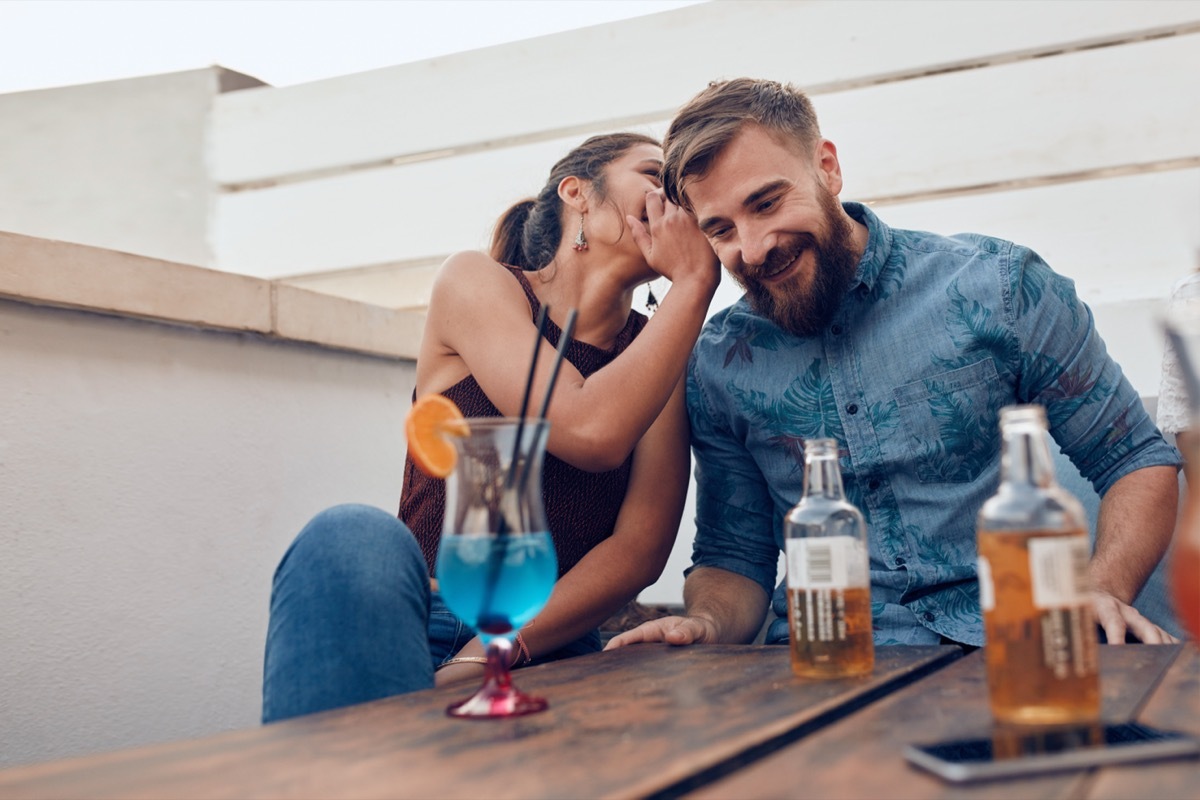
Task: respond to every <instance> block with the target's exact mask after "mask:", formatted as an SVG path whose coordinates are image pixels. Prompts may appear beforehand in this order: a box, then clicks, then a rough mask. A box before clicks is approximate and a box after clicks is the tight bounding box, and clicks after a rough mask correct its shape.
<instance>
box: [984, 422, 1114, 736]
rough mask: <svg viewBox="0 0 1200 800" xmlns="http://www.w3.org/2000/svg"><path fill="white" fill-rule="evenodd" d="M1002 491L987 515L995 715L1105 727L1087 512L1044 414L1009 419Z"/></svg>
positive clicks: (988, 650) (1006, 720) (987, 609)
mask: <svg viewBox="0 0 1200 800" xmlns="http://www.w3.org/2000/svg"><path fill="white" fill-rule="evenodd" d="M1000 434H1001V438H1002V447H1003V450H1002V454H1001V468H1000V488H999V490H998V491H997V492H996V494H995V495H993V496H992V497H991V498H990V499H989V500H988V501H987V502H986V503H984V504H983V508H982V509H980V511H979V517H978V524H977V530H978V545H979V563H978V566H979V596H980V604H981V605H982V607H983V624H984V636H985V639H986V645H987V646H986V647H985V648H984V654H985V658H986V660H987V676H988V689H989V694H990V697H991V706H992V715H993V716H994V717H995V720H996V722H997V723H1000V724H1009V725H1073V724H1081V723H1087V722H1091V721H1095V720H1097V719H1099V716H1100V679H1099V669H1098V664H1097V661H1098V653H1097V650H1098V638H1097V633H1096V623H1095V617H1094V614H1093V612H1092V606H1091V602H1090V600H1089V598H1088V575H1087V568H1088V557H1089V555H1090V551H1091V547H1090V544H1089V541H1088V534H1087V522H1086V517H1085V516H1084V513H1083V507H1082V506H1081V505H1080V503H1079V501H1078V500H1076V499H1075V498H1074V497H1073V496H1071V495H1070V494H1069V493H1067V492H1066V491H1064V490H1063V489H1061V488H1059V486H1058V484H1057V483H1056V482H1055V479H1054V463H1053V462H1052V461H1051V457H1050V448H1049V445H1048V442H1047V436H1048V434H1047V432H1046V412H1045V409H1043V408H1042V407H1041V406H1036V405H1024V406H1009V407H1006V408H1003V409H1001V411H1000Z"/></svg>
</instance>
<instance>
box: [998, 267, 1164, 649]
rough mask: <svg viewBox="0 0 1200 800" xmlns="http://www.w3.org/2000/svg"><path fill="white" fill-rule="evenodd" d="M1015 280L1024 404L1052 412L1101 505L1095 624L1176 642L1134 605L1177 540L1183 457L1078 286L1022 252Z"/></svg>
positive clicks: (1113, 635) (1013, 270)
mask: <svg viewBox="0 0 1200 800" xmlns="http://www.w3.org/2000/svg"><path fill="white" fill-rule="evenodd" d="M1009 278H1010V280H1011V285H1010V289H1011V296H1012V297H1013V298H1014V306H1013V311H1012V312H1011V316H1010V320H1009V322H1010V324H1011V325H1012V326H1013V329H1014V330H1015V331H1016V336H1017V343H1018V349H1019V352H1020V365H1019V366H1020V372H1021V397H1020V398H1019V399H1020V401H1021V402H1028V403H1040V404H1041V405H1043V406H1045V407H1046V414H1047V417H1048V419H1049V421H1050V428H1051V431H1052V432H1053V434H1054V437H1055V439H1057V440H1058V442H1059V443H1060V445H1062V448H1063V451H1064V452H1065V453H1066V454H1067V455H1068V456H1069V457H1070V458H1071V460H1072V461H1073V462H1074V463H1075V464H1076V465H1077V466H1078V467H1079V468H1080V471H1081V472H1082V473H1083V475H1084V477H1086V478H1087V479H1088V480H1089V481H1091V482H1092V485H1093V486H1094V487H1095V488H1096V490H1097V492H1099V493H1100V495H1101V497H1102V498H1103V499H1102V500H1101V503H1100V514H1099V520H1098V521H1097V526H1096V547H1095V550H1094V553H1093V557H1092V560H1091V563H1090V568H1089V576H1090V578H1091V581H1092V590H1093V591H1092V596H1093V608H1094V609H1095V612H1096V620H1097V622H1098V623H1099V624H1100V625H1101V627H1102V628H1103V629H1104V632H1105V636H1106V638H1107V639H1108V641H1109V642H1112V643H1121V642H1124V641H1125V634H1126V632H1127V631H1128V632H1130V633H1132V634H1134V635H1135V636H1137V637H1138V638H1140V639H1141V640H1142V641H1144V642H1151V643H1153V642H1163V641H1174V638H1173V637H1172V636H1171V635H1170V634H1169V633H1167V632H1166V631H1164V630H1162V629H1161V628H1159V627H1158V626H1157V625H1155V624H1154V623H1152V622H1150V621H1149V620H1147V619H1146V618H1145V617H1143V616H1142V615H1141V614H1140V613H1139V612H1138V611H1137V610H1135V609H1134V608H1133V607H1132V605H1131V604H1132V602H1133V599H1134V597H1136V596H1137V593H1138V591H1139V590H1140V589H1141V587H1142V585H1143V584H1144V583H1145V582H1146V579H1147V577H1149V575H1150V573H1151V572H1152V571H1153V570H1154V567H1155V566H1156V565H1157V564H1158V562H1159V560H1160V559H1161V558H1162V555H1163V553H1164V552H1166V549H1167V546H1168V545H1169V544H1170V541H1171V535H1172V532H1173V531H1174V525H1175V508H1176V502H1177V484H1176V478H1175V475H1176V470H1177V468H1178V465H1179V458H1178V453H1177V452H1176V451H1175V449H1174V448H1172V447H1171V446H1170V445H1169V444H1167V443H1166V441H1165V440H1164V439H1163V438H1162V435H1161V434H1160V433H1159V431H1158V429H1157V428H1156V427H1155V426H1154V423H1153V422H1151V420H1150V417H1149V415H1148V414H1147V413H1146V409H1145V406H1144V405H1143V404H1142V401H1141V398H1140V397H1139V396H1138V394H1137V392H1136V391H1135V390H1134V388H1133V386H1132V385H1130V383H1129V381H1128V380H1127V379H1126V378H1125V377H1124V375H1123V374H1122V373H1121V368H1120V367H1119V366H1118V365H1117V363H1116V362H1115V361H1113V360H1112V358H1111V357H1110V356H1109V355H1108V352H1107V349H1106V348H1105V346H1104V342H1103V340H1102V339H1101V338H1100V335H1099V333H1098V332H1097V331H1096V328H1095V323H1094V320H1093V318H1092V314H1091V311H1090V310H1089V309H1088V308H1087V307H1086V306H1085V305H1084V304H1083V302H1081V301H1080V300H1079V298H1078V296H1077V295H1076V294H1075V287H1074V284H1073V283H1072V282H1071V281H1070V280H1069V279H1067V278H1064V277H1063V276H1061V275H1058V274H1056V273H1054V272H1053V271H1052V270H1051V269H1050V268H1049V267H1048V266H1047V265H1046V264H1045V262H1043V261H1042V260H1041V259H1040V258H1039V257H1038V256H1037V255H1036V254H1034V253H1033V252H1031V251H1029V250H1027V249H1025V248H1021V247H1014V248H1013V260H1012V262H1010V272H1009Z"/></svg>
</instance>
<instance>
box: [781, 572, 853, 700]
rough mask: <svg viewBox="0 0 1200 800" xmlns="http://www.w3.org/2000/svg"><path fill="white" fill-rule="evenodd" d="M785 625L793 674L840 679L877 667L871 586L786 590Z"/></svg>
mask: <svg viewBox="0 0 1200 800" xmlns="http://www.w3.org/2000/svg"><path fill="white" fill-rule="evenodd" d="M864 622H865V625H864V624H863V623H864ZM788 625H789V627H790V628H791V640H792V641H791V644H792V670H793V671H794V672H795V673H796V674H797V675H800V676H803V677H807V678H838V677H841V676H843V675H861V674H865V673H868V672H870V671H871V670H872V669H873V668H874V667H875V640H874V637H873V635H872V632H871V590H870V589H869V588H856V589H836V590H834V589H809V590H797V589H789V590H788Z"/></svg>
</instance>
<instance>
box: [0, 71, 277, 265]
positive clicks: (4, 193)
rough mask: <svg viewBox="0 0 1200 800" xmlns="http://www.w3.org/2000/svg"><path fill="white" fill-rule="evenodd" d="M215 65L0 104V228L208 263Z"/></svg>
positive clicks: (239, 81)
mask: <svg viewBox="0 0 1200 800" xmlns="http://www.w3.org/2000/svg"><path fill="white" fill-rule="evenodd" d="M251 83H253V84H261V82H260V81H256V80H254V79H252V78H246V77H245V76H242V75H238V74H237V73H233V72H230V71H228V70H223V69H220V68H212V69H201V70H194V71H190V72H180V73H174V74H170V75H155V76H151V77H146V78H137V79H133V80H122V81H111V82H107V83H98V84H90V85H87V86H71V87H66V88H61V89H47V90H43V91H34V92H18V93H15V94H6V95H0V231H8V232H10V233H23V234H26V235H29V236H38V237H42V238H47V239H59V240H62V241H69V242H78V243H80V244H89V245H94V246H97V247H105V248H110V249H113V250H123V251H125V252H131V253H138V254H141V255H148V256H153V257H155V258H162V259H166V260H168V261H176V262H179V263H183V264H195V265H198V266H208V265H210V264H211V263H212V261H213V254H212V248H211V246H210V244H209V217H210V211H211V208H212V206H213V205H214V202H215V194H216V185H215V183H214V181H213V180H212V178H211V177H210V175H209V168H208V167H209V165H208V153H207V149H208V125H209V113H210V111H211V107H212V101H213V98H214V97H215V96H216V95H217V94H218V93H219V92H221V91H226V90H229V89H231V88H235V87H238V86H245V85H249V84H251Z"/></svg>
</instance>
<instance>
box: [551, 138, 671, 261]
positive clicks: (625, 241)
mask: <svg viewBox="0 0 1200 800" xmlns="http://www.w3.org/2000/svg"><path fill="white" fill-rule="evenodd" d="M662 158H663V155H662V148H660V147H658V146H657V145H652V144H638V145H634V146H633V147H631V148H629V149H628V150H626V151H625V152H624V153H623V154H622V155H621V156H620V157H619V158H617V159H615V160H614V161H612V163H610V164H609V165H608V166H607V167H605V169H604V197H603V199H600V198H599V197H596V196H595V193H594V191H593V198H594V199H593V202H592V203H591V205H590V206H589V208H588V214H587V221H586V222H585V227H584V230H585V232H586V234H587V238H588V241H590V242H595V243H596V244H604V245H608V246H613V247H618V248H622V249H630V250H631V251H632V252H635V253H640V251H639V250H638V247H637V244H635V243H634V241H633V236H631V235H630V233H629V225H628V223H627V222H626V221H625V215H626V214H628V215H629V216H632V217H636V218H638V219H640V220H642V221H643V222H645V221H646V195H647V194H648V193H649V192H654V191H657V190H659V189H661V188H662V182H661V181H659V179H658V176H659V172H660V171H661V170H662ZM568 230H570V231H572V236H573V235H574V233H573V232H574V231H575V230H576V229H575V228H574V227H570V228H568Z"/></svg>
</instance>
